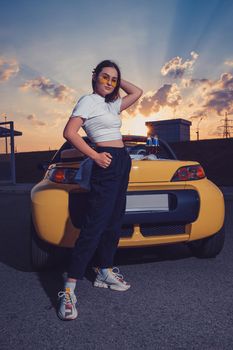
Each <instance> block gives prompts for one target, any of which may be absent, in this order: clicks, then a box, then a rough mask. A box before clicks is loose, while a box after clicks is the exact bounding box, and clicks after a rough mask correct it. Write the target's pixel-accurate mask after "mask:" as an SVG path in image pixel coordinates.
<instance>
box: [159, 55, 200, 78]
mask: <svg viewBox="0 0 233 350" xmlns="http://www.w3.org/2000/svg"><path fill="white" fill-rule="evenodd" d="M190 55H191V57H192V58H191V59H190V60H186V61H184V62H182V58H181V57H179V56H176V57H174V58H172V59H171V60H170V61H168V62H167V63H165V65H164V66H163V67H162V68H161V74H162V75H163V76H167V77H170V78H174V79H176V78H182V77H183V76H184V74H185V73H190V72H191V71H192V69H193V65H194V63H195V62H196V60H197V58H198V56H199V55H198V54H197V53H196V52H194V51H192V52H191V53H190Z"/></svg>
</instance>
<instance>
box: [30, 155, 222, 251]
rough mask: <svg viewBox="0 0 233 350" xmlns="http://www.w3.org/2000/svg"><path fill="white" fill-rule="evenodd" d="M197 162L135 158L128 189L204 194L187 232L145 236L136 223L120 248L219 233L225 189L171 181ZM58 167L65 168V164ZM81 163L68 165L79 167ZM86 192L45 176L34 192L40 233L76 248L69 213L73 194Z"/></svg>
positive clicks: (34, 213) (75, 233)
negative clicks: (70, 196)
mask: <svg viewBox="0 0 233 350" xmlns="http://www.w3.org/2000/svg"><path fill="white" fill-rule="evenodd" d="M196 164H197V162H187V161H178V160H156V161H148V160H144V161H138V160H133V161H132V168H131V172H130V179H129V185H128V192H130V191H139V192H140V191H150V190H153V191H156V190H158V191H161V190H166V191H168V190H184V189H193V190H195V191H197V192H198V195H199V197H200V211H199V215H198V217H197V219H196V221H195V222H193V223H191V224H187V225H186V226H185V233H184V234H174V235H160V236H158V235H156V236H149V237H148V236H147V237H144V236H143V235H142V234H141V232H140V227H139V225H138V224H137V223H136V222H135V224H134V232H133V234H132V236H131V237H127V238H125V237H124V238H121V239H120V242H119V247H122V248H123V247H140V246H151V245H157V244H168V243H175V242H184V241H189V240H197V239H200V238H204V237H207V236H210V235H213V234H214V233H216V232H218V231H219V230H220V229H221V227H222V226H223V223H224V211H225V209H224V199H223V195H222V192H221V191H220V190H219V189H218V187H217V186H215V185H214V184H213V183H212V182H211V181H209V180H208V179H207V178H204V179H201V180H195V181H187V182H186V181H179V182H171V178H172V176H173V175H174V173H175V172H176V170H177V169H178V168H179V167H182V166H187V165H196ZM56 166H61V167H64V164H57V165H56ZM78 166H79V165H77V163H66V164H65V167H70V168H78ZM80 191H82V192H83V191H84V192H85V190H82V189H81V188H80V186H79V185H77V184H58V183H54V182H52V181H50V180H48V179H46V178H45V179H43V180H42V181H41V182H40V183H38V184H37V185H36V186H34V187H33V189H32V191H31V203H32V218H33V223H34V226H35V229H36V232H37V234H38V236H39V237H40V238H41V239H43V240H44V241H47V242H49V243H51V244H54V245H58V246H61V247H72V246H74V243H75V241H76V239H77V238H78V235H79V232H80V230H79V229H78V228H76V227H75V226H74V225H73V224H72V222H71V218H70V215H69V194H70V193H72V192H80Z"/></svg>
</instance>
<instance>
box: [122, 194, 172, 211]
mask: <svg viewBox="0 0 233 350" xmlns="http://www.w3.org/2000/svg"><path fill="white" fill-rule="evenodd" d="M161 210H163V211H168V210H169V205H168V194H140V195H128V196H127V198H126V211H128V212H132V211H161Z"/></svg>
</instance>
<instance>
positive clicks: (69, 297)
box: [57, 291, 72, 304]
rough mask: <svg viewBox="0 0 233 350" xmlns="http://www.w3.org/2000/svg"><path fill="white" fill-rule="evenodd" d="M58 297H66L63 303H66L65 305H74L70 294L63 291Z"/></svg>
mask: <svg viewBox="0 0 233 350" xmlns="http://www.w3.org/2000/svg"><path fill="white" fill-rule="evenodd" d="M57 295H58V298H63V297H65V298H64V299H63V302H64V303H65V304H72V299H71V294H70V293H69V292H64V291H61V292H59V293H58V294H57Z"/></svg>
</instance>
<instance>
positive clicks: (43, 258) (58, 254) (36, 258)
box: [31, 218, 67, 271]
mask: <svg viewBox="0 0 233 350" xmlns="http://www.w3.org/2000/svg"><path fill="white" fill-rule="evenodd" d="M66 256H67V249H66V248H61V247H56V246H54V245H52V244H49V243H47V242H45V241H43V240H42V239H41V238H39V237H38V235H37V232H36V230H35V227H34V224H33V220H32V218H31V265H32V268H33V270H36V271H40V270H45V269H48V268H52V267H55V266H57V265H59V264H60V263H61V262H62V261H63V259H64V258H65V257H66Z"/></svg>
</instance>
